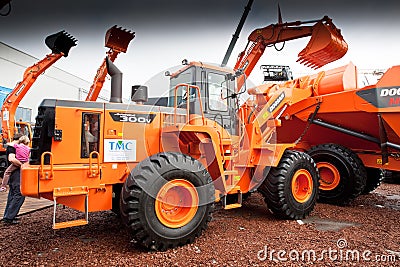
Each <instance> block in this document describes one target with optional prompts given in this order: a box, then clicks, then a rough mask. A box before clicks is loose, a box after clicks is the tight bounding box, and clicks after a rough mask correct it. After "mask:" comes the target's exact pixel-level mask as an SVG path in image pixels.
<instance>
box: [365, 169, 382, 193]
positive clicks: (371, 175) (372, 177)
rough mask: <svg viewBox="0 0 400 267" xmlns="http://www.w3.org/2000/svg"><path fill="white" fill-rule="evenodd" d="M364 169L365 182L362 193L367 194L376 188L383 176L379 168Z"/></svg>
mask: <svg viewBox="0 0 400 267" xmlns="http://www.w3.org/2000/svg"><path fill="white" fill-rule="evenodd" d="M366 170H367V182H366V184H365V188H364V190H363V194H369V193H371V192H372V191H374V190H375V189H377V188H378V186H379V185H380V184H381V183H382V181H383V178H384V177H383V174H382V170H381V169H375V168H366Z"/></svg>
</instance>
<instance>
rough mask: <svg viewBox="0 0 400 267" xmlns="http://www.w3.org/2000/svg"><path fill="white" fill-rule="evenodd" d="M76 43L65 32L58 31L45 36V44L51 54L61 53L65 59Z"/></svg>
mask: <svg viewBox="0 0 400 267" xmlns="http://www.w3.org/2000/svg"><path fill="white" fill-rule="evenodd" d="M76 41H77V40H76V39H75V38H74V37H72V36H71V35H70V34H68V33H67V32H66V31H60V32H58V33H55V34H52V35H49V36H47V37H46V40H45V43H46V45H47V46H48V47H49V48H50V49H51V51H52V52H53V53H55V54H60V53H63V54H64V57H67V56H68V53H69V50H70V49H71V47H73V46H76Z"/></svg>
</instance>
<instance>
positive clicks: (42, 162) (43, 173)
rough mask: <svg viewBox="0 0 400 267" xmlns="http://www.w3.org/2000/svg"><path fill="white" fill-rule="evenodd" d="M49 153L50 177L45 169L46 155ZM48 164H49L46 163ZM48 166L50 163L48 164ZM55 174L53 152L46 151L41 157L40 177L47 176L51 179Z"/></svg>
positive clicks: (46, 177)
mask: <svg viewBox="0 0 400 267" xmlns="http://www.w3.org/2000/svg"><path fill="white" fill-rule="evenodd" d="M46 155H49V157H50V177H49V176H48V172H46V173H45V171H44V166H45V164H44V157H45V156H46ZM46 165H47V164H46ZM47 166H48V165H47ZM53 176H54V168H53V153H51V152H49V151H46V152H44V153H43V154H42V155H41V157H40V177H45V179H50V178H52V177H53Z"/></svg>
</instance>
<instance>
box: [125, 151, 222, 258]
mask: <svg viewBox="0 0 400 267" xmlns="http://www.w3.org/2000/svg"><path fill="white" fill-rule="evenodd" d="M214 198H215V189H214V184H213V182H212V179H211V176H210V174H209V173H208V171H207V170H206V169H205V168H204V166H203V165H202V164H201V163H200V162H199V161H197V160H195V159H193V158H191V157H189V156H187V155H183V154H180V153H159V154H156V155H153V156H151V157H149V158H147V159H145V160H143V161H142V162H140V163H139V164H138V165H137V166H136V167H135V169H133V170H132V172H131V174H130V175H129V177H128V178H127V179H126V181H125V184H124V186H123V188H122V193H121V203H120V206H121V217H122V219H123V221H124V223H125V224H126V225H127V226H129V227H130V229H131V232H132V235H133V238H134V239H135V240H136V241H138V242H139V243H141V244H143V245H144V246H145V247H147V248H149V249H153V250H162V251H163V250H167V249H169V248H174V247H177V246H182V245H185V244H189V243H192V242H194V239H195V238H196V237H199V236H200V235H201V233H202V231H203V230H205V229H206V228H207V224H208V222H209V221H210V220H211V213H212V211H213V209H214Z"/></svg>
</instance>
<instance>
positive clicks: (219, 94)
mask: <svg viewBox="0 0 400 267" xmlns="http://www.w3.org/2000/svg"><path fill="white" fill-rule="evenodd" d="M207 83H208V106H209V108H210V109H211V110H216V111H227V110H228V98H227V96H228V88H227V81H226V77H225V75H223V74H218V73H212V72H210V73H208V75H207Z"/></svg>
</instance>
